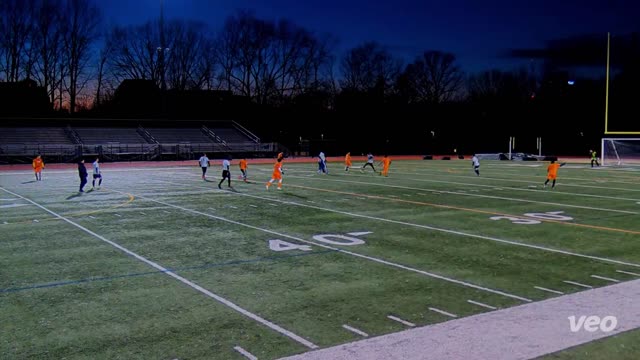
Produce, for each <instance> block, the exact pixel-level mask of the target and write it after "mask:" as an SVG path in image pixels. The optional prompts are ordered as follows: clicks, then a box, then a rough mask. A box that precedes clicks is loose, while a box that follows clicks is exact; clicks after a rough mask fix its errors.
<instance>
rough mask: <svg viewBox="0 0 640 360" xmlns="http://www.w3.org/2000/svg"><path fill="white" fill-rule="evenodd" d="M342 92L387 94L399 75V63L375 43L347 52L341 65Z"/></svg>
mask: <svg viewBox="0 0 640 360" xmlns="http://www.w3.org/2000/svg"><path fill="white" fill-rule="evenodd" d="M341 68H342V75H343V77H344V79H343V80H342V82H341V86H342V88H343V89H344V90H352V91H362V92H371V91H376V92H378V93H381V94H387V93H388V92H389V91H390V90H391V88H392V85H393V82H394V81H395V79H396V77H397V76H398V74H399V73H400V69H401V64H400V61H399V60H397V59H395V58H394V57H393V56H392V55H391V53H390V52H389V51H388V50H386V49H385V48H383V47H382V46H381V45H379V44H378V43H375V42H368V43H365V44H363V45H361V46H358V47H356V48H353V49H351V50H349V51H348V52H347V54H346V55H345V56H344V58H343V59H342V63H341Z"/></svg>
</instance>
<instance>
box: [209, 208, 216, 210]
mask: <svg viewBox="0 0 640 360" xmlns="http://www.w3.org/2000/svg"><path fill="white" fill-rule="evenodd" d="M207 210H211V211H216V209H214V208H207Z"/></svg>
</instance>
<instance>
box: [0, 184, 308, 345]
mask: <svg viewBox="0 0 640 360" xmlns="http://www.w3.org/2000/svg"><path fill="white" fill-rule="evenodd" d="M0 190H2V191H4V192H6V193H9V194H11V195H13V196H18V197H20V198H21V199H23V200H26V201H28V202H29V203H31V204H33V205H35V206H37V207H38V208H40V209H42V210H44V211H45V212H47V213H49V214H51V215H53V216H55V217H57V218H59V219H60V220H63V221H65V222H66V223H68V224H70V225H72V226H74V227H76V228H78V229H80V230H82V231H84V232H85V233H87V234H89V235H91V236H93V237H95V238H97V239H99V240H102V241H103V242H105V243H107V244H109V245H111V246H113V247H115V248H116V249H118V250H120V251H122V252H124V253H125V254H127V255H129V256H132V257H133V258H135V259H137V260H139V261H141V262H143V263H145V264H147V265H149V266H151V267H153V268H155V269H158V270H160V271H162V272H164V273H165V274H167V275H168V276H171V277H172V278H174V279H176V280H178V281H180V282H181V283H183V284H185V285H187V286H189V287H191V288H193V289H195V290H197V291H199V292H200V293H202V294H204V295H206V296H208V297H210V298H212V299H214V300H216V301H218V302H219V303H221V304H223V305H226V306H227V307H229V308H231V309H233V310H235V311H237V312H239V313H240V314H242V315H244V316H246V317H248V318H251V319H253V320H255V321H256V322H258V323H260V324H262V325H264V326H267V327H268V328H270V329H272V330H274V331H277V332H279V333H280V334H282V335H284V336H286V337H288V338H290V339H292V340H294V341H296V342H298V343H300V344H302V345H304V346H306V347H308V348H310V349H315V348H317V347H318V346H317V345H315V344H313V343H312V342H310V341H308V340H306V339H304V338H302V337H301V336H299V335H296V334H294V333H292V332H291V331H289V330H286V329H284V328H283V327H281V326H279V325H277V324H274V323H272V322H270V321H269V320H266V319H264V318H262V317H260V316H258V315H256V314H254V313H252V312H250V311H248V310H245V309H244V308H242V307H240V306H238V305H236V304H235V303H233V302H231V301H229V300H227V299H225V298H223V297H222V296H219V295H216V294H214V293H213V292H211V291H209V290H207V289H205V288H203V287H201V286H200V285H198V284H196V283H194V282H192V281H190V280H188V279H186V278H184V277H182V276H180V275H178V274H175V273H173V272H170V271H169V270H168V269H166V268H165V267H163V266H161V265H159V264H157V263H155V262H153V261H151V260H149V259H147V258H145V257H143V256H141V255H138V254H136V253H134V252H133V251H131V250H129V249H127V248H125V247H124V246H121V245H119V244H117V243H115V242H113V241H111V240H108V239H107V238H105V237H104V236H102V235H99V234H97V233H95V232H93V231H91V230H89V229H87V228H86V227H84V226H82V225H80V224H78V223H76V222H73V221H71V220H69V219H68V218H65V217H64V216H62V215H59V214H57V213H56V212H54V211H52V210H49V209H48V208H46V207H44V206H42V205H40V204H38V203H36V202H35V201H33V200H31V199H28V198H26V197H24V196H22V195H19V194H16V193H14V192H12V191H9V190H7V189H5V188H3V187H0ZM125 194H126V193H125Z"/></svg>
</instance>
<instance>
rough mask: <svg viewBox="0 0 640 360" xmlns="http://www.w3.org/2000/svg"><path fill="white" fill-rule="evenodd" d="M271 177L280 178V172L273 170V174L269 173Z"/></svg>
mask: <svg viewBox="0 0 640 360" xmlns="http://www.w3.org/2000/svg"><path fill="white" fill-rule="evenodd" d="M271 178H272V179H274V180H282V174H280V173H279V172H274V173H273V174H271Z"/></svg>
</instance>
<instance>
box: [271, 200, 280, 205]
mask: <svg viewBox="0 0 640 360" xmlns="http://www.w3.org/2000/svg"><path fill="white" fill-rule="evenodd" d="M274 201H276V200H274ZM269 205H271V206H278V204H275V203H269Z"/></svg>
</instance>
